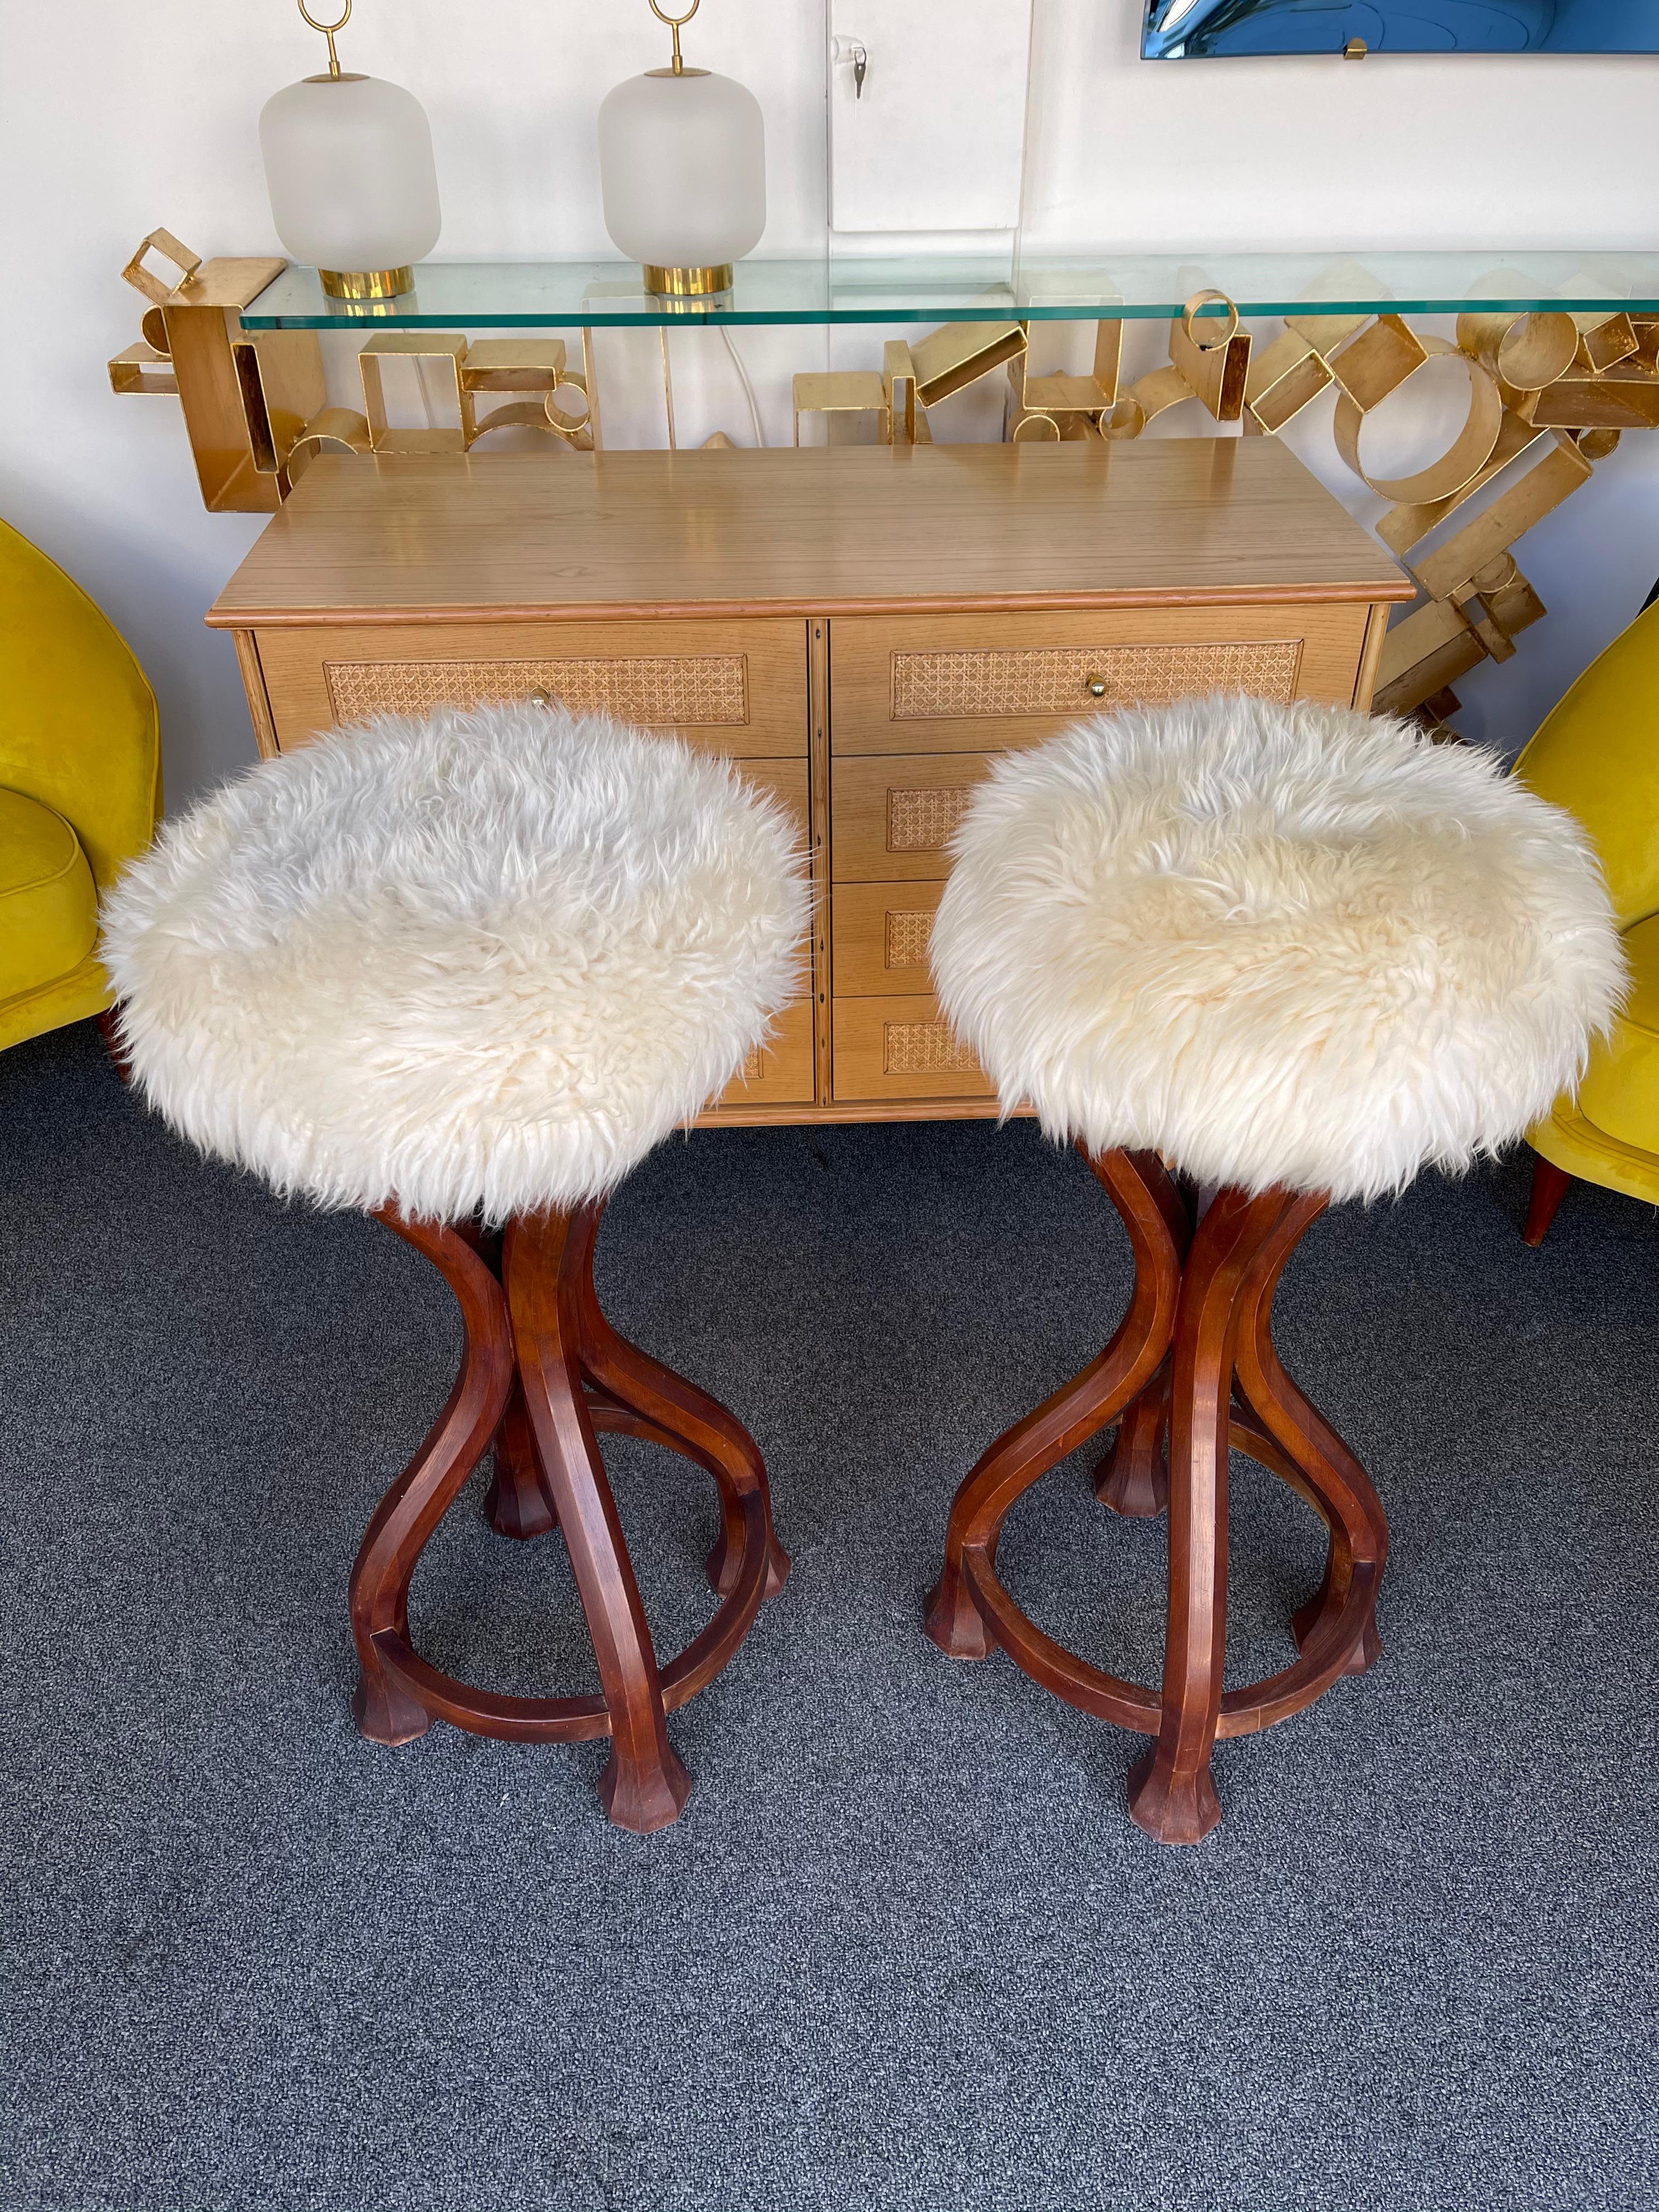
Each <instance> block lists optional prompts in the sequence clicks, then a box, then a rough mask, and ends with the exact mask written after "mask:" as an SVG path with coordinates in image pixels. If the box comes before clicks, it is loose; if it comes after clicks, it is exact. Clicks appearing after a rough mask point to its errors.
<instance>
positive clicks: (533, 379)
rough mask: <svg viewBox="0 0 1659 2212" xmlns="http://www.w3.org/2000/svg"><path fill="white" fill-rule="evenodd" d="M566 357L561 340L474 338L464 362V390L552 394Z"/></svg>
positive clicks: (462, 373)
mask: <svg viewBox="0 0 1659 2212" xmlns="http://www.w3.org/2000/svg"><path fill="white" fill-rule="evenodd" d="M565 358H566V353H565V343H564V340H563V339H562V338H552V337H548V338H474V339H473V340H472V341H471V344H470V345H469V346H468V347H467V349H466V353H465V357H464V358H463V360H462V362H461V389H462V390H463V391H464V392H551V391H552V389H553V387H554V386H555V385H556V384H557V382H558V381H559V380H560V378H561V377H562V375H563V374H564V368H565Z"/></svg>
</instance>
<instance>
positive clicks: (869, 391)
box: [794, 368, 893, 446]
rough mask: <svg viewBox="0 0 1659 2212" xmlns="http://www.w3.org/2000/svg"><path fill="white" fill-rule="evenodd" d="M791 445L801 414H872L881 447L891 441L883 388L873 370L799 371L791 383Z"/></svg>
mask: <svg viewBox="0 0 1659 2212" xmlns="http://www.w3.org/2000/svg"><path fill="white" fill-rule="evenodd" d="M794 398H795V443H796V444H797V445H798V446H799V443H800V418H801V416H803V415H873V416H875V417H876V422H877V434H878V436H879V438H880V440H881V442H882V444H883V445H884V446H890V445H891V444H892V442H893V418H892V415H891V413H890V410H889V407H888V402H887V386H886V382H885V380H884V378H883V377H882V375H881V374H879V373H878V371H877V370H875V369H873V368H833V369H816V370H815V369H802V370H801V371H800V372H799V374H797V376H796V378H795V382H794Z"/></svg>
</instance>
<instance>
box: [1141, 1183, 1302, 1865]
mask: <svg viewBox="0 0 1659 2212" xmlns="http://www.w3.org/2000/svg"><path fill="white" fill-rule="evenodd" d="M1288 1204H1289V1200H1287V1198H1286V1195H1285V1193H1284V1192H1283V1191H1279V1190H1273V1191H1269V1192H1267V1194H1265V1195H1263V1196H1261V1197H1260V1198H1251V1197H1249V1195H1248V1194H1246V1193H1244V1192H1242V1191H1237V1190H1225V1191H1223V1192H1221V1193H1220V1194H1218V1197H1217V1198H1216V1199H1215V1200H1214V1202H1213V1203H1212V1205H1211V1206H1210V1208H1209V1210H1208V1212H1206V1214H1205V1216H1204V1218H1203V1220H1202V1221H1201V1222H1200V1224H1199V1226H1198V1231H1197V1234H1196V1236H1195V1237H1194V1240H1193V1248H1192V1251H1191V1254H1190V1255H1189V1257H1188V1262H1187V1268H1186V1273H1185V1275H1184V1276H1183V1278H1182V1286H1181V1307H1180V1311H1179V1314H1178V1315H1177V1316H1176V1337H1175V1346H1174V1351H1173V1354H1172V1358H1171V1366H1170V1589H1169V1617H1168V1626H1167V1628H1166V1632H1165V1638H1164V1688H1163V1697H1162V1711H1161V1713H1160V1716H1159V1723H1158V1739H1157V1741H1156V1742H1155V1743H1154V1744H1153V1746H1152V1749H1151V1751H1149V1752H1148V1753H1146V1757H1145V1758H1144V1759H1141V1760H1140V1761H1139V1764H1138V1765H1136V1766H1135V1767H1134V1769H1133V1771H1132V1772H1131V1774H1130V1777H1129V1814H1130V1817H1131V1819H1132V1820H1134V1821H1135V1822H1136V1824H1137V1825H1138V1826H1140V1827H1143V1828H1145V1829H1146V1831H1147V1832H1148V1833H1149V1834H1150V1835H1153V1836H1156V1837H1157V1838H1158V1840H1159V1842H1160V1843H1166V1844H1195V1843H1197V1842H1198V1841H1199V1840H1200V1838H1202V1837H1204V1836H1207V1835H1208V1834H1209V1832H1210V1831H1211V1829H1212V1828H1213V1827H1214V1826H1215V1824H1216V1822H1217V1821H1218V1820H1219V1819H1220V1818H1221V1804H1220V1800H1219V1799H1218V1797H1217V1796H1216V1789H1215V1784H1214V1782H1213V1780H1212V1778H1211V1774H1210V1754H1211V1753H1212V1750H1213V1749H1214V1747H1215V1739H1216V1728H1217V1723H1218V1721H1219V1719H1220V1717H1221V1691H1222V1673H1223V1669H1224V1668H1225V1664H1226V1657H1227V1453H1228V1431H1229V1425H1230V1421H1229V1409H1230V1407H1231V1400H1232V1375H1233V1346H1234V1341H1235V1335H1236V1330H1237V1306H1238V1296H1239V1291H1240V1288H1241V1286H1242V1285H1243V1281H1244V1278H1245V1276H1246V1273H1248V1271H1249V1265H1250V1262H1251V1261H1252V1260H1253V1259H1254V1258H1255V1255H1256V1253H1257V1251H1258V1250H1259V1249H1260V1248H1261V1245H1262V1244H1263V1243H1265V1242H1266V1240H1267V1237H1269V1236H1270V1235H1271V1233H1272V1231H1273V1228H1274V1227H1275V1225H1277V1223H1278V1222H1279V1219H1280V1218H1281V1217H1282V1216H1283V1214H1284V1213H1285V1210H1286V1207H1287V1205H1288Z"/></svg>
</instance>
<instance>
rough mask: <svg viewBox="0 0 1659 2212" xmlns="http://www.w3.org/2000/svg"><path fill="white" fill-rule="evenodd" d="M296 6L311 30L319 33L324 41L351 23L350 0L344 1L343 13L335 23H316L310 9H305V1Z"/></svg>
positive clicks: (302, 0) (300, 1) (299, 0)
mask: <svg viewBox="0 0 1659 2212" xmlns="http://www.w3.org/2000/svg"><path fill="white" fill-rule="evenodd" d="M298 5H299V9H300V13H301V15H303V16H304V17H305V19H306V21H307V23H309V24H310V26H311V27H312V29H313V31H320V32H321V33H322V34H323V36H324V37H325V39H331V38H332V37H333V36H334V33H336V32H337V31H343V30H344V28H345V27H346V25H347V24H348V23H349V21H351V0H345V13H344V15H342V16H341V18H340V20H339V21H338V22H337V23H319V21H317V18H316V17H315V16H314V15H313V14H312V12H311V10H310V9H309V8H307V5H306V0H298Z"/></svg>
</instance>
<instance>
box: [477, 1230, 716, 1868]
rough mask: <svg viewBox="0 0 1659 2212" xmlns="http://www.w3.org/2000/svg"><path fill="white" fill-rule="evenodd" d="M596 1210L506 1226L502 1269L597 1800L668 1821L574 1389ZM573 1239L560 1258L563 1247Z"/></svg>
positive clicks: (630, 1583) (672, 1796) (616, 1817)
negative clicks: (590, 1696)
mask: <svg viewBox="0 0 1659 2212" xmlns="http://www.w3.org/2000/svg"><path fill="white" fill-rule="evenodd" d="M601 1211H602V1207H601V1206H597V1205H595V1206H583V1207H580V1208H579V1209H578V1210H577V1212H575V1213H574V1215H567V1214H562V1213H543V1214H535V1215H530V1216H525V1217H522V1218H518V1219H515V1220H513V1221H512V1222H510V1223H509V1224H508V1225H507V1236H506V1240H505V1243H504V1247H503V1262H504V1264H503V1275H504V1279H505V1282H506V1286H507V1307H508V1311H509V1314H510V1316H511V1321H512V1327H513V1342H514V1344H515V1346H516V1347H517V1351H518V1359H519V1373H520V1380H521V1383H522V1385H523V1389H524V1395H525V1404H526V1408H527V1411H528V1413H529V1418H530V1424H531V1428H532V1433H533V1435H534V1438H535V1443H536V1449H537V1452H538V1455H539V1457H540V1460H541V1463H542V1465H543V1467H544V1468H545V1469H546V1470H547V1476H548V1481H549V1485H550V1488H551V1490H552V1493H553V1501H554V1504H555V1507H556V1510H557V1513H558V1517H559V1525H560V1527H561V1528H562V1530H563V1531H564V1539H565V1545H566V1547H567V1549H568V1552H569V1553H570V1564H571V1565H572V1567H573V1568H574V1571H575V1576H576V1587H577V1589H578V1591H579V1592H580V1596H581V1601H582V1609H583V1611H584V1612H585V1613H586V1615H587V1626H588V1632H589V1634H590V1636H591V1637H592V1643H593V1653H594V1656H595V1658H596V1659H597V1660H598V1662H599V1682H600V1686H601V1687H602V1689H603V1690H604V1692H605V1706H606V1709H607V1711H608V1712H609V1715H610V1719H611V1758H610V1761H609V1763H608V1765H606V1767H605V1772H604V1774H603V1775H602V1776H601V1777H600V1779H599V1797H600V1801H601V1802H602V1803H603V1804H604V1806H605V1811H606V1813H607V1814H608V1815H609V1816H610V1818H611V1820H613V1821H614V1822H615V1823H616V1825H617V1826H618V1827H622V1828H630V1829H632V1830H634V1831H635V1832H636V1833H638V1834H647V1833H649V1832H650V1831H651V1830H653V1829H655V1828H661V1827H665V1826H667V1825H668V1823H669V1822H670V1821H672V1820H678V1818H679V1815H680V1812H681V1810H682V1808H683V1807H684V1804H685V1801H686V1799H687V1798H688V1797H689V1796H690V1793H691V1778H690V1775H689V1774H688V1773H687V1772H686V1771H685V1769H684V1766H683V1765H681V1764H680V1761H679V1759H678V1755H677V1754H676V1753H675V1751H674V1748H673V1747H672V1745H671V1743H670V1742H669V1741H668V1729H667V1724H666V1723H665V1719H664V1717H663V1703H662V1688H661V1684H660V1682H659V1678H658V1673H657V1657H656V1653H655V1651H654V1650H653V1647H652V1643H651V1632H650V1629H649V1628H648V1627H647V1624H646V1619H645V1609H644V1607H643V1606H642V1605H641V1602H640V1592H639V1585H638V1583H636V1582H635V1579H634V1568H633V1563H632V1561H631V1560H630V1559H629V1556H628V1547H627V1544H626V1542H625V1541H624V1540H623V1531H622V1523H621V1522H620V1521H619V1520H618V1519H617V1505H616V1500H615V1499H614V1498H612V1496H611V1485H610V1483H609V1481H608V1480H606V1478H605V1463H604V1462H603V1461H602V1460H601V1459H600V1457H599V1446H598V1444H597V1443H596V1441H595V1439H594V1434H593V1425H592V1419H591V1418H590V1416H589V1413H588V1409H587V1403H586V1395H585V1393H584V1391H583V1389H582V1364H581V1342H582V1315H581V1312H580V1308H579V1304H578V1301H577V1298H576V1297H575V1295H574V1290H573V1285H572V1277H573V1275H579V1274H580V1253H581V1249H582V1247H581V1241H580V1240H584V1239H585V1240H586V1249H587V1251H588V1252H589V1253H590V1254H591V1251H592V1239H593V1237H594V1236H595V1235H597V1233H598V1227H599V1214H600V1212H601ZM573 1237H574V1238H575V1239H577V1240H578V1243H577V1247H576V1251H575V1253H574V1255H572V1258H573V1260H574V1261H576V1262H577V1264H576V1265H575V1266H574V1267H568V1265H567V1246H568V1243H569V1241H570V1240H571V1239H572V1238H573Z"/></svg>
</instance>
